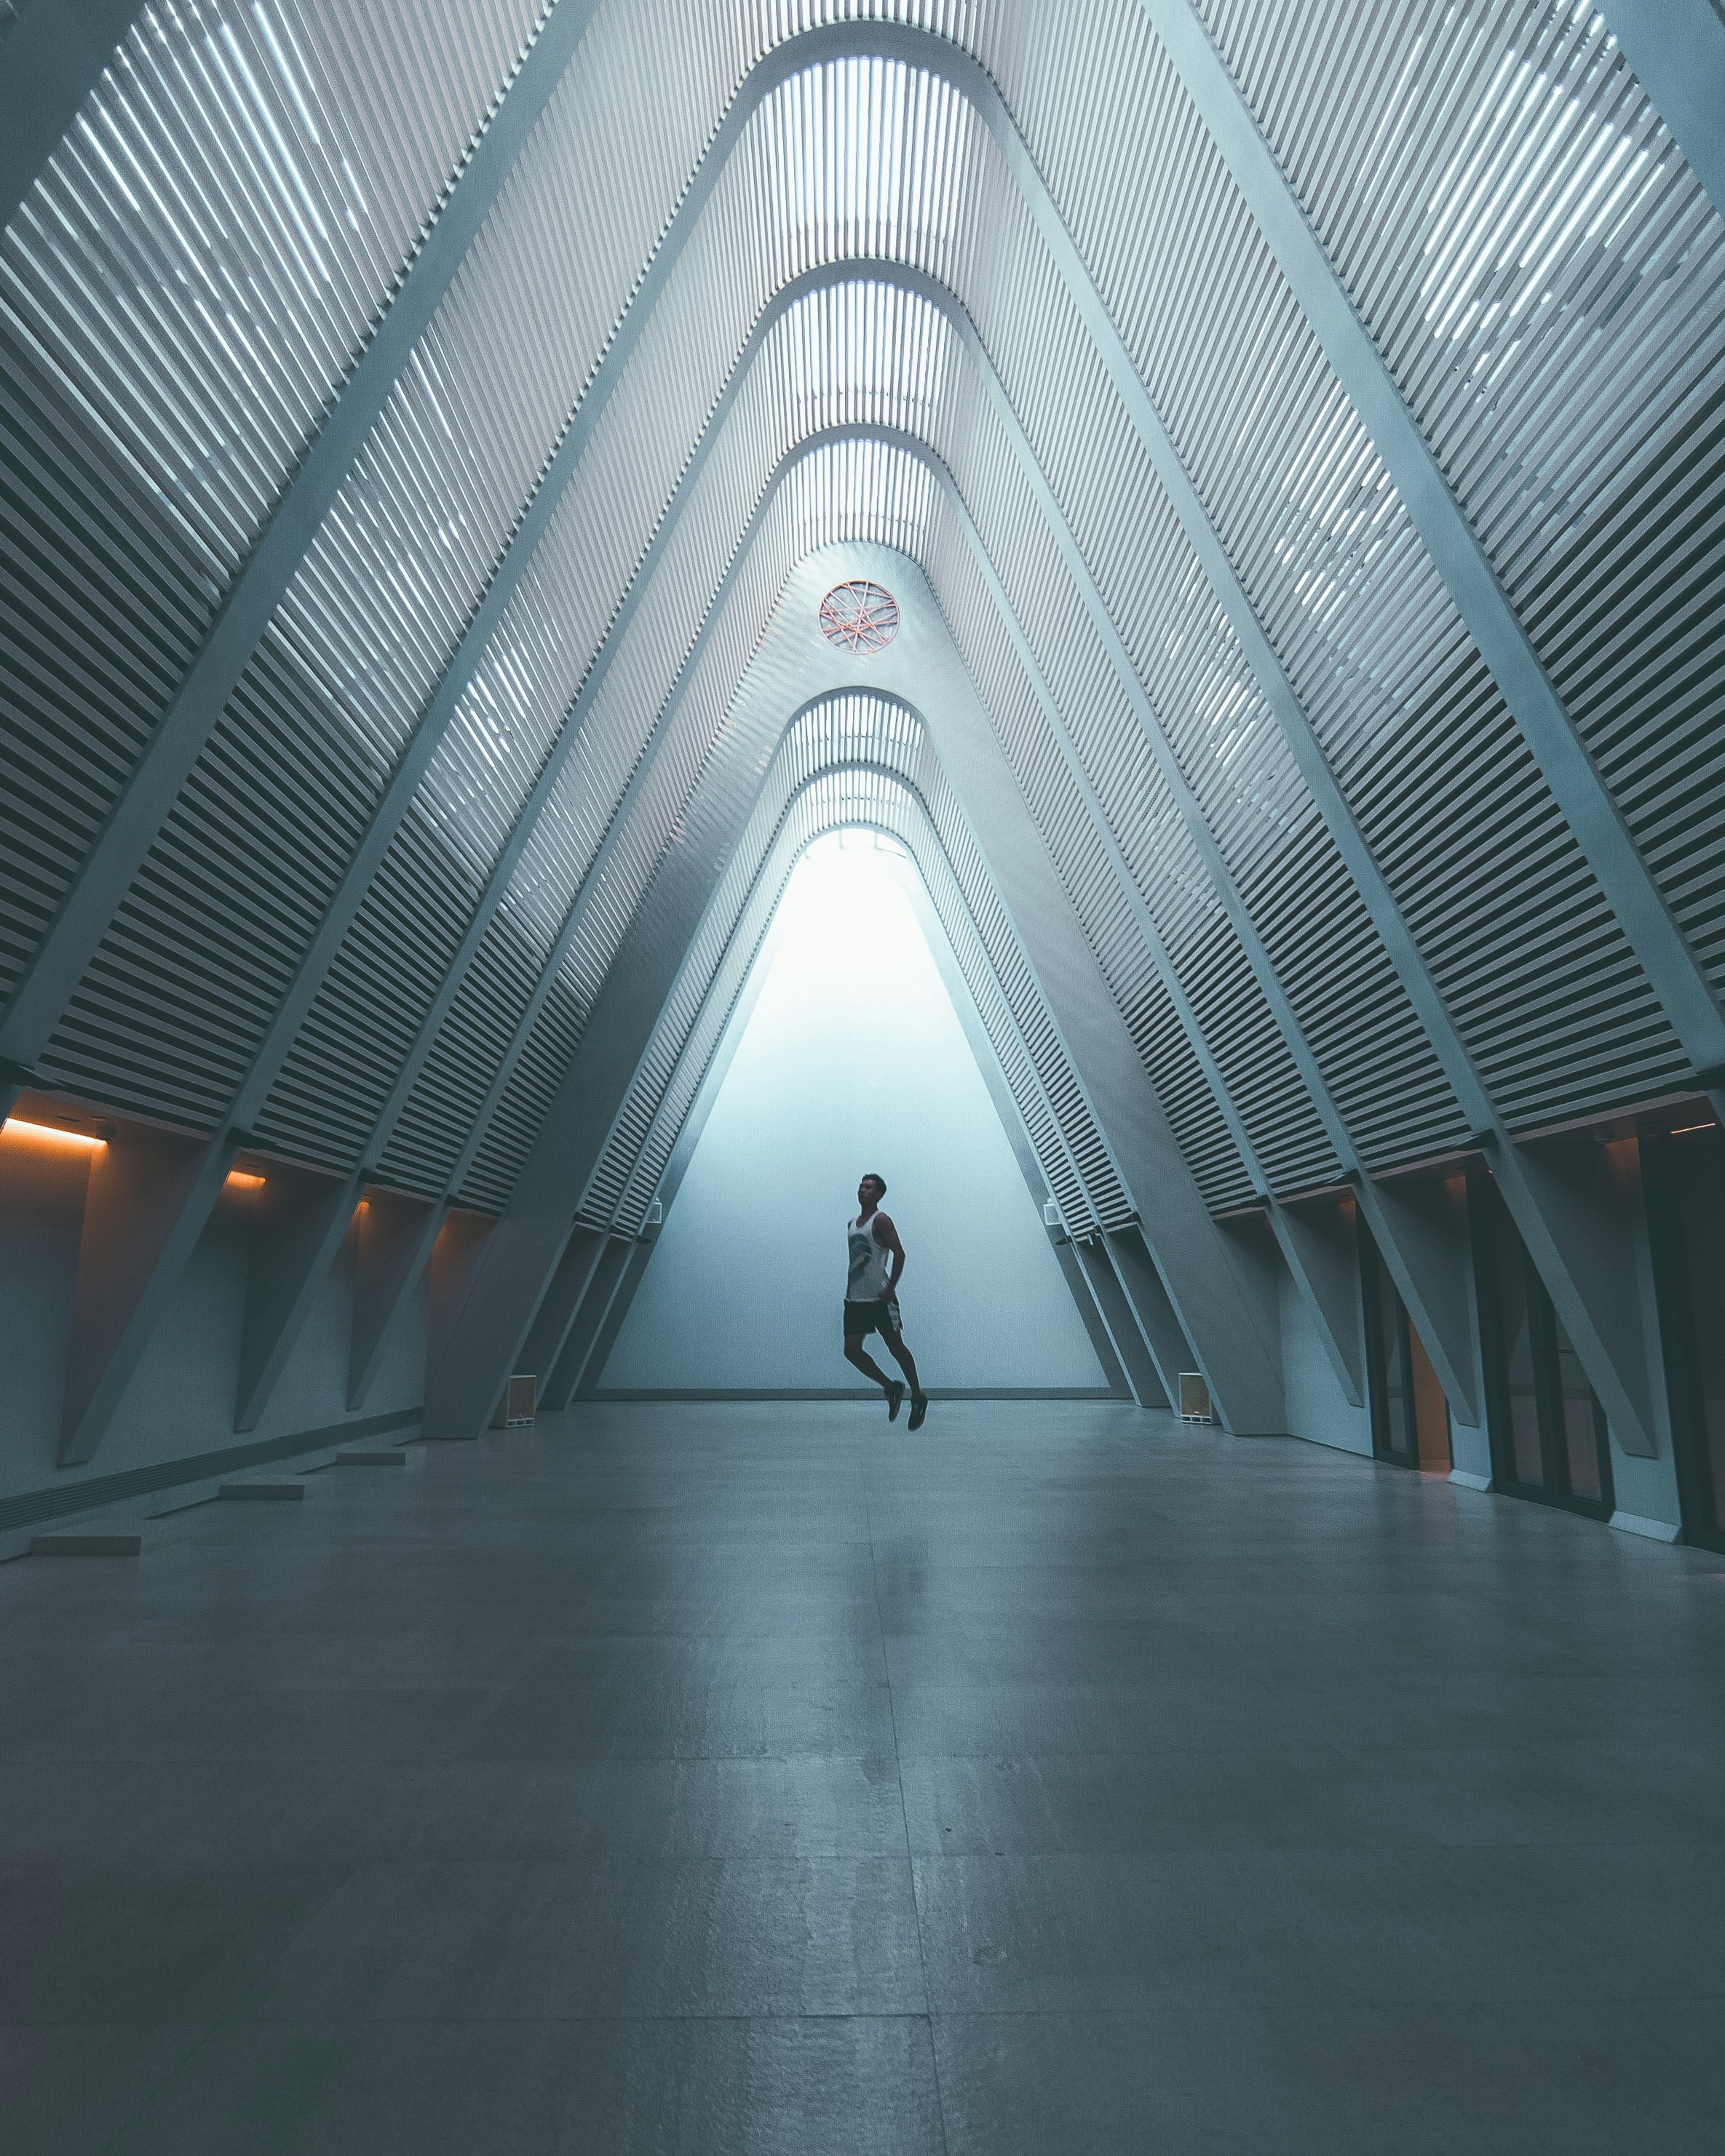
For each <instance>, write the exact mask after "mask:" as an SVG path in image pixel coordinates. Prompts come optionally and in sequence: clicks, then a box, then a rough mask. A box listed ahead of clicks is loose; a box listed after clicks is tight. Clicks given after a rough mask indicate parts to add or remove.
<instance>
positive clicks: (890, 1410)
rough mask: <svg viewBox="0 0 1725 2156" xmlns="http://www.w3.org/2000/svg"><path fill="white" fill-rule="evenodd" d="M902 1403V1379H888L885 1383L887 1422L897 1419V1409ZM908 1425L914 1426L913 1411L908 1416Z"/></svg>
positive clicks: (913, 1427) (914, 1417)
mask: <svg viewBox="0 0 1725 2156" xmlns="http://www.w3.org/2000/svg"><path fill="white" fill-rule="evenodd" d="M903 1405H904V1383H903V1381H902V1380H901V1379H899V1378H892V1379H890V1380H889V1381H888V1385H887V1420H888V1422H897V1421H898V1419H899V1409H900V1408H901V1407H903ZM910 1426H911V1428H912V1429H913V1430H914V1429H915V1427H916V1416H915V1414H914V1412H913V1413H912V1415H911V1418H910Z"/></svg>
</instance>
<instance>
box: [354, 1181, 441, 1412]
mask: <svg viewBox="0 0 1725 2156" xmlns="http://www.w3.org/2000/svg"><path fill="white" fill-rule="evenodd" d="M442 1217H443V1209H442V1207H441V1206H440V1205H437V1204H433V1203H432V1201H431V1200H430V1199H426V1198H410V1197H409V1196H408V1195H407V1194H406V1193H405V1192H404V1191H398V1190H377V1189H373V1190H368V1192H367V1193H366V1194H365V1196H364V1197H363V1199H361V1200H360V1202H359V1209H358V1244H357V1246H356V1248H355V1250H354V1254H353V1337H352V1339H351V1341H350V1342H349V1344H348V1407H349V1408H350V1409H353V1408H357V1407H360V1406H363V1404H364V1401H365V1398H366V1395H367V1394H368V1393H369V1392H370V1390H371V1388H372V1385H373V1382H374V1381H375V1379H376V1378H377V1374H378V1367H379V1365H380V1363H382V1360H383V1353H384V1341H385V1338H386V1336H387V1334H388V1331H389V1322H390V1320H391V1319H392V1318H393V1317H394V1314H395V1312H396V1311H397V1309H398V1308H399V1306H400V1303H401V1301H402V1300H403V1298H404V1296H406V1295H407V1294H408V1292H409V1291H410V1290H411V1288H412V1286H413V1285H414V1283H415V1281H417V1280H418V1279H419V1277H420V1274H421V1273H422V1272H423V1271H424V1270H425V1264H426V1261H427V1260H428V1259H429V1258H430V1255H431V1245H432V1244H433V1243H434V1242H435V1240H436V1238H437V1230H438V1229H439V1227H440V1225H441V1224H442Z"/></svg>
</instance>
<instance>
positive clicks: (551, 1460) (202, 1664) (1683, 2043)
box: [0, 1404, 1725, 2156]
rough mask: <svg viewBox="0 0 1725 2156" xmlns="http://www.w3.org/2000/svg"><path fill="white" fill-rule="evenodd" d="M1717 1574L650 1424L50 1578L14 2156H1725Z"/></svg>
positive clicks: (10, 2080) (1268, 1484)
mask: <svg viewBox="0 0 1725 2156" xmlns="http://www.w3.org/2000/svg"><path fill="white" fill-rule="evenodd" d="M1722 1680H1725V1560H1721V1559H1720V1558H1717V1557H1710V1556H1707V1555H1706V1554H1705V1553H1701V1552H1697V1551H1691V1550H1683V1549H1670V1548H1660V1547H1656V1546H1655V1545H1652V1544H1650V1543H1641V1542H1637V1541H1634V1540H1632V1539H1630V1538H1629V1537H1624V1536H1621V1535H1616V1534H1613V1533H1610V1532H1608V1531H1606V1530H1604V1529H1603V1528H1601V1527H1597V1526H1594V1525H1592V1524H1589V1523H1587V1522H1582V1521H1579V1520H1575V1519H1571V1518H1568V1517H1565V1516H1563V1515H1562V1514H1559V1513H1556V1512H1544V1511H1541V1510H1538V1509H1537V1508H1535V1507H1531V1506H1527V1505H1525V1504H1518V1503H1516V1502H1515V1501H1511V1500H1506V1499H1495V1498H1484V1497H1480V1496H1474V1495H1471V1494H1469V1493H1466V1492H1463V1491H1456V1490H1453V1489H1451V1488H1450V1486H1449V1485H1448V1484H1446V1483H1443V1482H1439V1481H1428V1480H1423V1479H1422V1478H1420V1477H1418V1476H1412V1475H1408V1474H1405V1473H1403V1472H1401V1471H1398V1470H1396V1469H1393V1468H1381V1467H1375V1466H1372V1465H1370V1464H1369V1463H1367V1462H1364V1461H1362V1460H1357V1459H1352V1458H1349V1457H1346V1456H1343V1455H1336V1454H1332V1453H1329V1452H1326V1451H1325V1450H1321V1448H1319V1447H1316V1446H1313V1445H1300V1444H1297V1443H1295V1442H1293V1441H1291V1440H1270V1441H1258V1442H1253V1441H1250V1440H1244V1441H1234V1440H1228V1439H1227V1438H1224V1437H1223V1436H1221V1435H1218V1434H1217V1433H1214V1432H1211V1431H1206V1430H1181V1429H1179V1428H1178V1427H1177V1426H1176V1425H1173V1424H1171V1423H1170V1422H1169V1421H1168V1419H1166V1418H1165V1417H1156V1416H1145V1415H1141V1414H1136V1413H1135V1412H1134V1411H1133V1410H1131V1409H1127V1408H1119V1407H1114V1406H1106V1405H1089V1404H1085V1405H1077V1404H1074V1405H1054V1406H1042V1405H1034V1404H1010V1405H996V1404H987V1405H977V1404H965V1405H957V1404H936V1406H935V1409H934V1411H933V1413H932V1414H931V1415H930V1418H929V1424H928V1427H927V1429H926V1430H925V1431H924V1433H923V1434H922V1435H921V1436H920V1437H919V1438H915V1439H913V1438H911V1437H909V1436H908V1435H904V1434H903V1431H902V1424H901V1425H900V1427H899V1429H897V1430H888V1427H887V1425H886V1424H885V1422H884V1419H883V1418H878V1416H877V1414H876V1413H875V1412H874V1411H873V1410H867V1411H865V1410H864V1409H860V1408H853V1407H848V1406H837V1405H820V1406H792V1405H785V1404H778V1405H775V1406H772V1407H770V1408H765V1409H755V1408H748V1407H742V1406H736V1405H726V1406H723V1407H711V1408H700V1407H687V1406H679V1407H672V1408H666V1407H649V1406H631V1407H615V1408H607V1409H598V1410H590V1411H588V1412H586V1413H584V1414H581V1415H579V1417H575V1418H564V1419H556V1420H551V1421H548V1422H546V1423H543V1424H541V1425H540V1427H539V1429H538V1431H537V1432H535V1433H533V1435H526V1436H510V1437H507V1438H505V1437H499V1438H496V1439H493V1440H487V1442H486V1443H484V1444H483V1445H476V1446H464V1447H447V1448H441V1449H438V1450H434V1451H432V1452H430V1454H425V1455H420V1464H419V1465H416V1466H414V1467H412V1468H409V1469H408V1470H406V1471H401V1470H394V1471H392V1470H389V1469H386V1468H378V1469H373V1470H363V1469H347V1470H341V1471H325V1472H322V1473H321V1474H317V1475H316V1476H312V1478H311V1480H310V1482H309V1486H308V1493H307V1501H306V1502H305V1503H304V1504H303V1505H296V1506H287V1505H281V1504H256V1505H236V1504H221V1505H212V1506H209V1507H203V1508H202V1509H200V1510H198V1511H196V1512H190V1513H187V1514H183V1515H182V1516H180V1517H179V1520H178V1523H177V1524H176V1526H175V1527H174V1529H173V1532H172V1533H171V1534H170V1536H169V1537H168V1538H167V1540H166V1541H164V1542H163V1543H162V1544H161V1545H160V1546H159V1547H157V1548H154V1549H153V1550H150V1551H147V1553H146V1554H145V1555H144V1556H143V1557H142V1558H141V1559H138V1560H135V1561H127V1560H123V1559H98V1558H85V1559H49V1558H29V1559H26V1560H24V1561H23V1562H20V1563H15V1564H12V1565H8V1566H5V1567H3V1568H0V2140H3V2143H4V2145H5V2147H6V2148H7V2150H8V2152H9V2156H44V2152H48V2151H54V2152H72V2151H77V2152H90V2151H96V2150H114V2151H124V2152H127V2156H140V2152H144V2151H149V2152H152V2156H228V2152H233V2156H398V2152H399V2156H539V2152H552V2151H558V2152H564V2151H574V2152H594V2156H644V2153H645V2152H655V2156H657V2152H662V2151H663V2152H671V2151H676V2152H680V2156H695V2152H699V2156H708V2152H712V2153H713V2156H718V2152H726V2156H729V2152H771V2156H780V2152H782V2156H841V2152H846V2156H847V2153H848V2152H862V2151H878V2152H893V2156H898V2152H903V2156H924V2152H935V2151H943V2150H944V2151H945V2152H947V2156H985V2152H986V2156H1031V2152H1037V2156H1054V2153H1055V2152H1059V2156H1120V2152H1129V2151H1130V2152H1135V2151H1146V2152H1171V2156H1174V2153H1175V2152H1177V2156H1187V2152H1198V2151H1204V2152H1214V2156H1260V2152H1261V2156H1305V2152H1308V2151H1309V2152H1313V2156H1352V2152H1358V2153H1359V2156H1390V2152H1394V2156H1434V2152H1439V2151H1443V2152H1468V2156H1471V2153H1472V2152H1480V2151H1494V2152H1496V2151H1501V2152H1505V2156H1510V2152H1514V2153H1515V2156H1544V2152H1551V2156H1558V2152H1561V2156H1593V2153H1594V2152H1602V2151H1611V2152H1620V2156H1631V2153H1633V2156H1645V2152H1653V2151H1658V2152H1660V2156H1686V2152H1690V2151H1695V2152H1701V2151H1703V2150H1704V2151H1706V2152H1707V2156H1717V2152H1718V2151H1719V2149H1720V2148H1722V2147H1725V1802H1722V1799H1725V1682H1722Z"/></svg>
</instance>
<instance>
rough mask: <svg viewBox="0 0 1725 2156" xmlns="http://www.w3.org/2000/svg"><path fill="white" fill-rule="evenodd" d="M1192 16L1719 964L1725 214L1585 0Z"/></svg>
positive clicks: (1215, 11) (1640, 836)
mask: <svg viewBox="0 0 1725 2156" xmlns="http://www.w3.org/2000/svg"><path fill="white" fill-rule="evenodd" d="M1205 13H1206V14H1207V16H1208V20H1209V21H1210V23H1211V25H1212V28H1213V32H1214V33H1215V34H1216V36H1217V37H1218V41H1219V43H1220V44H1221V47H1222V49H1223V53H1224V54H1225V56H1226V57H1227V58H1228V61H1229V63H1230V64H1231V66H1232V67H1233V70H1234V72H1235V73H1236V74H1237V75H1238V77H1239V79H1240V80H1241V81H1242V83H1243V85H1244V88H1245V90H1246V93H1247V95H1248V96H1249V98H1250V100H1252V102H1253V104H1254V107H1255V109H1256V110H1257V111H1258V113H1259V118H1260V122H1261V124H1262V125H1263V126H1264V129H1265V131H1266V133H1267V136H1268V138H1269V141H1270V143H1271V146H1272V147H1273V148H1274V151H1276V153H1277V155H1278V157H1280V160H1281V162H1282V163H1283V165H1284V167H1285V170H1287V172H1289V174H1290V177H1291V178H1292V180H1293V182H1294V183H1295V186H1296V187H1298V188H1299V190H1300V194H1301V196H1302V198H1303V199H1304V200H1305V203H1307V205H1308V208H1309V209H1310V213H1311V215H1312V217H1313V218H1314V221H1315V223H1316V226H1317V228H1318V230H1319V232H1320V233H1321V235H1322V237H1323V239H1324V240H1325V243H1326V246H1327V247H1328V249H1330V251H1331V255H1332V257H1333V258H1334V259H1335V260H1336V264H1337V265H1338V267H1339V268H1340V269H1341V273H1342V275H1343V276H1344V277H1345V278H1346V280H1347V284H1348V287H1349V290H1351V292H1352V294H1353V295H1354V298H1355V300H1356V301H1357V304H1358V305H1359V308H1360V311H1361V313H1362V316H1364V318H1365V320H1366V321H1367V324H1368V325H1369V326H1371V328H1372V331H1373V333H1374V335H1375V336H1376V337H1377V341H1378V343H1379V344H1380V346H1381V347H1382V348H1383V352H1384V353H1385V356H1386V357H1387V358H1388V362H1389V363H1390V365H1391V367H1392V369H1393V372H1394V373H1395V376H1396V378H1397V380H1398V383H1399V384H1400V386H1401V388H1402V391H1403V395H1404V396H1405V397H1406V398H1407V399H1408V404H1409V405H1410V407H1411V408H1412V409H1413V413H1414V415H1415V417H1416V418H1418V419H1419V423H1420V425H1421V426H1422V428H1423V429H1424V432H1425V434H1426V435H1427V438H1428V439H1429V440H1430V441H1431V442H1432V444H1434V448H1435V449H1436V451H1437V454H1438V455H1439V460H1440V461H1441V463H1442V465H1443V467H1444V471H1445V473H1446V475H1448V477H1449V479H1450V483H1451V485H1453V486H1454V488H1455V492H1456V495H1457V496H1458V498H1459V500H1460V502H1461V505H1462V506H1463V508H1464V509H1465V511H1466V512H1467V514H1468V516H1469V517H1470V520H1471V521H1472V523H1473V525H1474V527H1475V530H1476V531H1478V532H1479V534H1480V537H1481V539H1482V540H1483V541H1484V542H1485V544H1486V548H1487V550H1488V551H1489V552H1490V554H1491V559H1492V562H1493V565H1494V567H1496V571H1497V573H1498V575H1499V577H1501V579H1502V582H1503V584H1504V586H1505V588H1506V591H1507V592H1508V593H1509V594H1510V596H1511V599H1512V600H1513V601H1514V602H1515V603H1516V608H1517V609H1518V611H1519V612H1520V613H1521V616H1522V620H1523V622H1524V623H1525V624H1526V626H1527V630H1528V632H1529V634H1530V635H1531V636H1532V639H1533V643H1534V645H1535V647H1536V649H1537V650H1538V652H1539V654H1540V656H1541V658H1542V660H1543V661H1544V662H1545V665H1546V666H1547V670H1548V671H1549V673H1550V674H1551V676H1552V679H1553V683H1554V685H1556V687H1557V689H1558V694H1559V695H1560V696H1562V697H1563V699H1564V701H1565V702H1566V703H1567V704H1568V709H1569V712H1570V715H1571V716H1572V717H1573V720H1574V721H1575V722H1576V724H1577V726H1578V728H1579V729H1580V731H1581V732H1582V734H1583V737H1585V739H1586V740H1587V742H1588V745H1589V748H1590V749H1591V750H1592V752H1593V753H1594V757H1595V758H1596V760H1597V762H1598V763H1599V767H1600V769H1601V771H1602V772H1603V773H1604V776H1605V778H1607V780H1608V781H1609V783H1610V784H1611V785H1612V786H1613V787H1614V789H1615V790H1616V792H1617V795H1618V798H1619V802H1620V803H1621V804H1622V806H1623V808H1624V811H1625V816H1626V818H1627V819H1628V821H1629V824H1630V829H1631V830H1632V831H1633V832H1634V833H1635V837H1636V839H1637V840H1638V841H1639V843H1640V845H1641V847H1642V850H1643V851H1644V853H1645V856H1646V858H1647V860H1648V862H1649V865H1650V867H1651V868H1652V869H1653V870H1654V872H1655V875H1656V876H1657V877H1658V878H1659V880H1660V881H1661V885H1662V887H1663V888H1664V890H1665V891H1666V896H1667V897H1668V899H1669V900H1670V901H1671V906H1672V910H1673V911H1674V912H1675V913H1676V916H1677V918H1678V920H1679V921H1680V922H1681V924H1682V926H1683V927H1685V928H1686V930H1687V932H1688V933H1689V934H1690V936H1691V937H1692V940H1693V942H1694V943H1695V945H1696V947H1697V950H1698V951H1699V952H1701V954H1702V957H1703V958H1704V959H1705V961H1706V962H1707V963H1708V964H1709V965H1710V967H1711V968H1712V971H1713V978H1714V981H1715V984H1716V986H1717V985H1720V984H1721V983H1722V981H1725V974H1722V971H1721V969H1722V968H1725V814H1722V811H1725V758H1722V756H1721V752H1720V747H1719V743H1720V734H1721V723H1720V722H1721V717H1722V712H1725V648H1722V645H1721V641H1720V639H1719V637H1718V635H1717V621H1718V615H1719V609H1720V606H1721V603H1722V598H1725V524H1722V522H1721V520H1720V518H1719V516H1718V515H1717V509H1716V508H1715V507H1714V506H1713V505H1716V504H1717V501H1718V499H1719V495H1720V492H1721V488H1722V485H1725V428H1722V427H1721V425H1720V423H1719V416H1718V415H1719V413H1720V409H1721V405H1722V399H1725V224H1722V223H1721V220H1720V218H1719V216H1718V213H1717V211H1716V210H1715V208H1714V207H1713V205H1712V203H1711V202H1710V201H1709V199H1708V198H1707V194H1706V193H1705V191H1704V190H1703V188H1702V186H1701V185H1700V183H1699V182H1698V181H1697V179H1696V177H1695V176H1694V174H1693V173H1692V172H1691V171H1690V170H1689V168H1688V166H1687V165H1686V162H1685V161H1684V158H1683V157H1682V153H1681V151H1679V149H1678V148H1677V146H1676V144H1675V143H1674V142H1673V141H1671V136H1670V135H1669V133H1668V131H1667V130H1666V127H1665V126H1664V124H1663V122H1662V121H1661V120H1660V118H1659V116H1658V115H1657V114H1656V113H1655V111H1654V110H1653V109H1652V107H1651V105H1650V104H1649V102H1648V100H1647V98H1646V95H1645V92H1644V91H1643V90H1642V89H1641V87H1640V84H1639V83H1638V82H1637V81H1636V80H1635V76H1634V75H1633V74H1632V73H1631V72H1630V69H1629V68H1628V66H1627V64H1625V62H1624V60H1623V59H1621V58H1620V56H1619V54H1618V53H1617V50H1616V46H1615V42H1614V39H1613V38H1612V37H1611V35H1610V33H1609V28H1608V22H1607V19H1606V18H1604V17H1602V16H1600V15H1599V14H1597V13H1593V12H1592V11H1591V10H1587V9H1578V8H1571V7H1558V6H1553V5H1550V4H1548V0H1473V3H1472V4H1470V5H1465V6H1461V7H1457V8H1451V9H1449V10H1447V11H1446V12H1445V13H1444V14H1442V15H1441V16H1435V17H1428V16H1425V15H1416V14H1408V13H1398V11H1395V10H1389V11H1388V12H1387V13H1386V15H1385V18H1384V20H1383V23H1382V24H1381V25H1380V26H1379V28H1378V30H1377V34H1376V35H1375V36H1374V37H1373V38H1371V39H1369V40H1367V39H1362V38H1358V37H1357V36H1355V35H1354V34H1352V23H1353V22H1354V20H1355V18H1356V17H1357V10H1355V9H1353V8H1348V7H1347V6H1346V5H1345V4H1344V0H1321V4H1320V5H1318V6H1317V7H1316V8H1308V9H1305V10H1303V11H1302V13H1301V17H1300V20H1299V22H1298V23H1297V24H1296V23H1294V22H1292V21H1290V19H1289V18H1287V17H1286V15H1285V13H1281V12H1280V11H1278V10H1274V9H1272V8H1268V7H1265V6H1264V5H1262V4H1259V0H1209V4H1208V7H1207V8H1206V9H1205ZM1655 634H1656V639H1657V642H1656V646H1653V647H1651V648H1650V639H1652V638H1653V637H1654V636H1655ZM1654 649H1656V652H1657V657H1656V658H1655V657H1654V655H1653V654H1654Z"/></svg>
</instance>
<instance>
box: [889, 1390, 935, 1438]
mask: <svg viewBox="0 0 1725 2156" xmlns="http://www.w3.org/2000/svg"><path fill="white" fill-rule="evenodd" d="M899 1390H900V1392H902V1391H903V1390H904V1387H903V1386H902V1385H901V1386H900V1387H899ZM898 1412H899V1410H898V1409H897V1408H894V1409H893V1414H897V1413H898ZM928 1412H929V1396H928V1394H926V1393H913V1394H911V1396H910V1421H909V1424H908V1425H907V1427H908V1428H909V1429H911V1430H920V1429H921V1428H922V1426H923V1418H924V1416H925V1415H926V1414H928Z"/></svg>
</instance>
